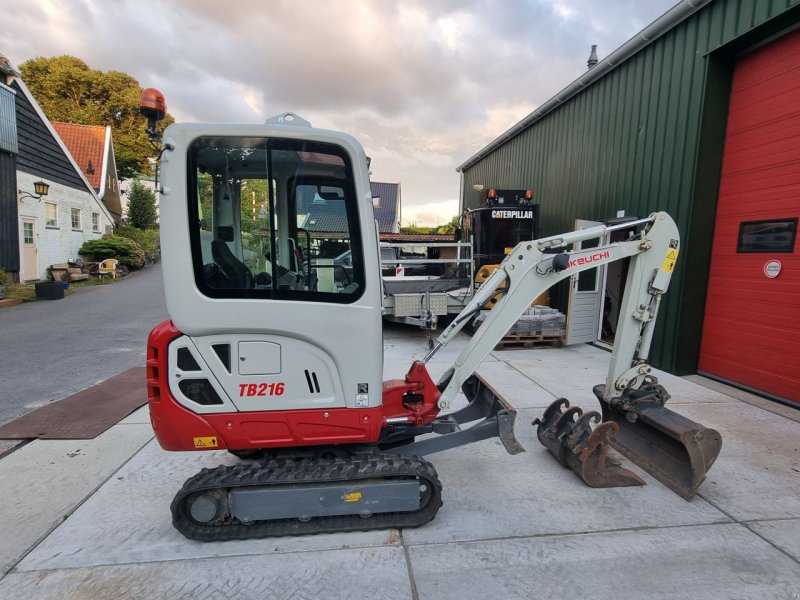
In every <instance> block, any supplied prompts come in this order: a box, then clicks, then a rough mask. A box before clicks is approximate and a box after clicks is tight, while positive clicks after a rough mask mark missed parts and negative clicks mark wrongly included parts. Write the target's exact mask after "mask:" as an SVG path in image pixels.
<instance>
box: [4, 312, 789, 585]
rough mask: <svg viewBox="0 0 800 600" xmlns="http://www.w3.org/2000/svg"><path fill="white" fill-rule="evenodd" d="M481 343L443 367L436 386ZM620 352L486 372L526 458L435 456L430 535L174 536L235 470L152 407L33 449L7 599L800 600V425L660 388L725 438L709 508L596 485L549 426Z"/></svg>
mask: <svg viewBox="0 0 800 600" xmlns="http://www.w3.org/2000/svg"><path fill="white" fill-rule="evenodd" d="M463 343H464V339H460V340H457V341H456V342H454V344H453V345H452V346H451V347H448V348H446V349H444V350H443V351H442V352H440V353H439V354H437V355H436V356H435V357H434V361H435V362H432V363H430V364H429V369H430V371H431V373H432V375H433V376H434V378H435V377H437V376H439V375H440V374H441V373H442V372H443V371H444V370H445V369H446V368H447V367H448V366H449V364H450V362H451V361H452V359H453V358H454V356H455V355H456V353H457V350H458V346H459V345H461V344H463ZM453 346H455V347H453ZM385 347H386V351H385V361H386V369H385V371H386V377H387V378H389V377H395V376H398V375H401V374H402V373H403V372H404V371H405V369H406V368H407V367H408V365H409V364H410V361H411V359H412V357H415V356H421V355H423V354H425V352H426V350H427V347H426V341H425V337H424V335H422V334H421V333H419V332H417V331H416V330H413V329H403V328H391V329H389V330H387V333H386V337H385ZM608 357H609V355H608V354H607V353H606V352H604V351H602V350H599V349H597V348H593V347H590V346H576V347H568V348H562V349H558V350H556V349H533V350H511V351H503V352H495V353H493V354H492V355H491V356H490V357H489V359H488V360H487V361H485V362H484V364H483V365H482V366H481V368H480V372H481V374H482V375H483V376H484V377H485V378H486V379H487V380H488V381H489V383H490V384H492V385H493V386H494V387H495V388H497V389H498V390H499V391H500V392H501V393H502V394H504V395H505V397H506V398H507V399H508V400H509V401H510V402H511V404H513V405H515V406H516V407H517V408H518V409H519V415H518V418H517V423H516V434H517V437H518V439H519V440H520V442H521V443H522V444H523V445H524V446H525V447H526V449H527V452H526V453H524V454H520V455H517V456H509V455H508V454H506V453H505V451H504V450H503V448H502V446H501V445H500V443H499V442H498V441H496V440H487V441H484V442H481V443H478V444H473V445H471V446H465V447H462V448H457V449H454V450H450V451H447V452H443V453H441V454H436V455H432V456H431V458H430V460H431V462H433V464H434V465H435V466H436V468H437V470H438V472H439V476H440V478H441V480H442V483H443V486H444V490H443V499H444V506H443V507H442V508H441V510H440V511H439V514H438V515H437V517H436V519H435V520H434V521H433V522H432V523H429V524H428V525H426V526H424V527H421V528H418V529H409V530H382V531H372V532H360V533H351V534H332V535H318V536H306V537H296V538H291V537H289V538H275V539H264V540H249V541H235V542H224V543H213V544H202V543H199V542H193V541H189V540H186V539H185V538H183V537H182V536H181V535H180V534H178V533H177V532H176V531H175V530H174V529H173V528H172V526H171V522H170V513H169V504H170V501H171V499H172V497H173V495H174V494H175V492H176V491H177V490H178V488H179V487H180V485H181V484H182V483H183V481H184V479H186V478H187V477H189V476H190V475H192V474H194V473H195V472H196V471H197V470H199V469H200V468H201V467H203V466H212V465H216V464H219V463H232V462H234V461H235V460H236V459H234V458H233V457H232V456H230V455H228V454H227V453H224V452H207V453H197V454H195V453H186V454H178V453H167V452H164V451H162V450H161V449H160V448H159V447H158V445H157V443H156V442H155V441H154V440H152V439H151V433H150V431H149V425H148V424H147V414H146V409H143V410H140V411H137V412H136V413H134V414H133V415H131V416H130V417H128V418H127V419H125V420H124V421H123V422H121V423H120V424H118V425H117V426H115V427H113V428H112V429H111V430H109V431H108V432H106V433H105V434H103V436H100V437H99V438H97V439H96V440H92V441H91V442H70V443H64V442H58V441H46V440H37V441H34V442H32V443H30V444H28V445H26V446H24V447H22V448H20V449H18V450H16V451H15V452H13V453H12V454H10V455H8V456H6V457H4V458H2V459H0V480H2V481H3V483H4V485H3V488H2V489H3V491H2V501H0V523H2V524H3V525H2V527H3V529H4V532H3V539H4V541H3V542H2V543H0V564H2V565H5V566H4V567H3V573H4V576H3V578H2V580H0V597H2V598H26V599H29V600H34V599H37V598H48V599H49V598H58V599H59V600H61V599H67V598H93V599H94V598H120V597H123V598H136V599H137V600H142V599H147V598H270V599H273V598H274V599H281V598H293V599H297V598H309V599H310V598H326V599H327V598H346V599H348V600H354V599H361V598H364V599H370V600H374V599H376V598H382V599H383V598H419V599H431V600H434V599H437V600H438V599H446V598H460V599H472V598H496V599H506V598H508V599H514V598H526V599H527V598H535V597H550V598H574V597H590V598H593V599H595V598H631V599H634V598H636V599H640V598H693V599H701V600H702V599H712V598H713V599H716V598H758V599H764V598H776V599H778V598H780V599H790V600H791V599H795V600H796V599H798V598H800V542H798V540H800V452H799V451H798V448H799V447H800V422H798V420H797V419H798V414H800V413H798V411H791V410H790V411H789V412H788V413H787V415H788V417H793V418H787V416H783V415H781V414H776V413H775V412H772V411H770V410H764V409H763V408H760V407H759V406H754V405H753V404H751V403H749V402H746V401H742V400H740V399H739V398H737V397H735V396H740V397H741V392H733V391H731V390H729V388H726V387H724V386H716V385H714V386H712V387H714V388H715V389H710V388H709V387H705V386H704V385H702V384H703V383H705V382H704V380H697V379H695V380H694V381H690V380H689V379H685V378H679V377H674V376H671V375H667V374H661V377H662V379H661V381H662V383H664V384H665V386H666V387H667V389H668V390H669V391H670V393H671V394H672V396H673V400H672V406H673V408H675V409H676V410H678V411H680V412H682V413H683V414H686V415H687V416H688V417H690V418H692V419H695V420H697V421H700V422H703V423H704V424H706V425H708V426H711V427H715V428H717V429H719V430H720V432H721V433H722V436H723V448H722V453H721V454H720V457H719V459H718V460H717V463H716V464H715V465H714V467H713V468H712V470H711V472H710V474H709V477H708V479H707V480H706V482H705V483H704V484H703V485H702V486H701V488H700V493H699V494H698V496H697V497H695V498H694V499H693V500H692V501H690V502H686V501H684V500H682V499H681V498H679V497H678V496H676V495H675V494H673V493H672V492H670V491H669V490H667V489H666V488H665V487H663V486H662V485H660V484H659V483H658V482H657V481H655V480H653V479H652V478H650V477H649V476H646V475H645V479H646V480H647V485H646V486H644V487H640V488H618V489H607V490H595V489H590V488H588V487H586V486H585V485H584V484H583V483H581V482H580V481H579V480H578V479H577V477H576V476H575V475H574V474H573V473H572V472H571V471H569V470H566V469H564V468H562V467H561V466H560V465H558V464H557V463H556V462H555V460H554V459H553V458H552V457H550V455H549V454H547V452H546V451H545V450H544V448H543V447H542V446H541V445H539V443H538V441H536V436H535V432H534V429H533V427H531V425H530V421H531V419H532V418H533V417H534V416H537V415H539V414H541V412H542V409H543V408H544V407H545V406H546V405H547V404H549V403H550V402H551V401H552V400H553V399H554V398H555V397H558V396H562V395H563V396H567V397H568V398H570V400H571V401H573V403H577V404H578V405H581V406H584V407H586V408H595V406H594V405H595V404H596V401H595V400H594V398H593V396H592V394H591V388H592V385H594V384H596V383H599V382H601V381H602V380H603V379H604V375H605V369H606V365H607V360H608ZM569 365H578V366H573V367H571V368H569ZM756 404H758V402H756ZM767 408H769V406H767ZM778 412H780V411H778ZM623 462H626V461H623ZM626 465H627V466H631V465H630V464H629V463H627V462H626ZM631 467H632V468H633V469H634V470H636V471H637V472H641V471H639V470H638V469H637V468H636V467H635V466H631Z"/></svg>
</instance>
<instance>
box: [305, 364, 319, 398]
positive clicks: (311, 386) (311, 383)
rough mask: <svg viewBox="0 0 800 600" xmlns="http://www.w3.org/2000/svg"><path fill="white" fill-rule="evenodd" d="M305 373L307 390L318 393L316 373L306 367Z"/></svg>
mask: <svg viewBox="0 0 800 600" xmlns="http://www.w3.org/2000/svg"><path fill="white" fill-rule="evenodd" d="M305 374H306V382H307V383H308V391H309V392H311V393H312V394H315V393H316V394H319V381H318V380H317V374H316V373H314V372H309V371H308V369H306V370H305Z"/></svg>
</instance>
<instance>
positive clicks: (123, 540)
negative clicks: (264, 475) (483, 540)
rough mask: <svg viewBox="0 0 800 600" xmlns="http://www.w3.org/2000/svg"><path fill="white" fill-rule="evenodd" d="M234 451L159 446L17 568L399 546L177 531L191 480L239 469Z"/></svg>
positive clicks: (387, 535)
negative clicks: (218, 538) (175, 503)
mask: <svg viewBox="0 0 800 600" xmlns="http://www.w3.org/2000/svg"><path fill="white" fill-rule="evenodd" d="M237 461H238V459H236V458H235V457H233V456H231V455H230V454H228V453H227V452H203V453H195V452H165V451H163V450H161V448H160V447H159V446H158V444H157V442H155V440H154V441H152V442H151V443H150V444H148V445H147V447H146V448H144V450H142V451H141V452H139V454H137V455H136V456H135V457H134V458H133V459H131V460H130V462H128V464H126V465H125V467H124V468H122V469H120V470H119V471H118V472H117V473H115V474H114V477H112V478H111V479H110V480H109V481H108V482H106V484H105V485H104V486H103V487H101V488H100V489H99V490H98V491H97V492H96V493H95V494H94V495H93V496H92V497H91V498H89V499H88V500H87V501H86V502H85V503H84V504H83V505H82V506H81V507H80V508H79V509H78V510H76V511H75V513H74V514H73V515H72V516H71V517H70V518H69V519H68V520H67V521H66V522H65V523H63V524H62V525H61V526H60V527H59V528H58V529H56V530H55V531H54V532H53V533H52V534H51V535H50V536H48V537H47V539H46V540H44V541H43V542H42V543H41V544H39V545H38V546H37V547H36V548H35V549H34V550H33V551H32V552H31V553H30V554H29V555H28V556H26V557H25V559H24V560H23V561H22V562H20V564H19V565H18V567H17V569H18V570H20V571H29V570H41V569H63V568H75V567H91V566H97V565H119V564H124V563H137V562H150V561H168V560H176V559H193V560H194V559H201V558H210V557H211V558H213V557H223V556H243V555H256V554H259V555H261V554H276V553H282V552H297V551H309V550H329V549H339V548H352V547H370V546H386V545H397V544H399V534H398V532H397V531H396V530H393V529H387V530H378V531H368V532H354V533H336V534H326V535H309V536H297V537H282V538H269V539H263V540H244V541H230V542H215V543H203V542H196V541H192V540H188V539H186V538H185V537H183V536H182V535H181V534H180V533H178V531H176V530H175V529H174V528H173V526H172V516H171V513H170V508H169V507H170V503H171V502H172V498H173V497H174V496H175V494H176V492H177V491H178V490H179V489H180V487H181V485H183V482H184V481H185V480H186V479H188V478H189V477H190V476H192V475H194V474H195V473H197V472H198V471H199V470H200V469H202V468H204V467H214V466H217V465H220V464H233V463H235V462H237Z"/></svg>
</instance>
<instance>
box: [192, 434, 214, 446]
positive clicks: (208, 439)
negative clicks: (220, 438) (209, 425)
mask: <svg viewBox="0 0 800 600" xmlns="http://www.w3.org/2000/svg"><path fill="white" fill-rule="evenodd" d="M194 447H195V448H217V447H219V444H218V443H217V437H216V436H214V435H210V436H205V437H196V438H194Z"/></svg>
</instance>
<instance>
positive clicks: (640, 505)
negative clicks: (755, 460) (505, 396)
mask: <svg viewBox="0 0 800 600" xmlns="http://www.w3.org/2000/svg"><path fill="white" fill-rule="evenodd" d="M538 413H539V410H538V409H523V410H521V411H520V412H519V414H518V416H517V421H516V428H515V434H516V437H517V439H518V440H519V441H520V442H521V443H522V445H523V446H524V447H525V448H526V449H527V452H525V453H523V454H517V455H515V456H509V455H508V454H507V453H506V452H505V450H504V449H503V446H502V444H500V442H499V441H498V440H486V441H484V442H479V443H476V444H471V445H469V446H464V447H461V448H456V449H453V450H448V451H446V452H441V453H439V454H434V455H431V456H430V457H428V458H429V460H430V461H431V462H432V463H433V464H434V466H435V467H436V470H437V472H438V473H439V478H440V479H441V481H442V484H443V492H442V495H443V501H444V505H443V506H442V508H441V509H440V510H439V514H438V515H437V516H436V519H435V520H434V521H433V522H431V523H429V524H427V525H425V526H424V527H420V528H418V529H409V530H404V531H403V538H404V540H405V541H406V543H408V544H430V543H444V542H452V541H463V540H476V539H486V538H500V537H516V536H531V535H544V534H560V533H574V532H585V531H609V530H617V529H628V528H633V527H661V526H663V527H669V526H678V525H698V524H708V523H724V522H729V521H730V519H729V518H728V517H727V516H726V515H724V514H723V513H722V512H720V511H719V510H717V509H716V508H714V507H713V506H712V505H711V504H709V503H708V502H706V501H705V500H703V499H702V498H694V499H693V500H691V501H689V502H687V501H686V500H683V499H682V498H680V497H679V496H677V495H676V494H674V493H673V492H672V491H670V490H669V489H667V488H666V487H664V486H663V485H661V484H660V483H659V482H657V481H656V480H655V479H653V478H651V477H650V476H648V475H647V474H644V473H642V472H641V471H640V470H638V469H637V468H636V467H635V466H632V465H631V464H630V463H629V462H627V461H626V460H624V459H623V460H622V461H621V462H622V463H623V464H624V465H625V466H628V467H631V468H633V469H634V470H635V471H636V472H639V473H642V474H643V476H644V479H645V480H646V481H647V485H645V486H642V487H629V488H610V489H592V488H589V487H587V486H586V485H585V484H584V483H583V482H582V481H581V480H580V479H579V478H578V477H577V475H575V473H573V472H572V471H571V470H569V469H566V468H564V467H562V466H561V465H560V464H559V463H558V462H557V461H556V460H555V459H554V458H553V457H552V456H551V455H550V454H549V453H548V452H547V451H546V450H545V448H544V447H543V446H542V445H541V444H540V443H539V441H538V440H537V439H536V434H535V430H534V428H533V427H532V426H531V424H530V422H531V419H532V418H533V417H534V416H535V415H538Z"/></svg>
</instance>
